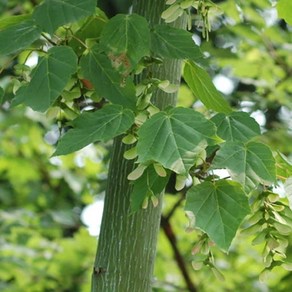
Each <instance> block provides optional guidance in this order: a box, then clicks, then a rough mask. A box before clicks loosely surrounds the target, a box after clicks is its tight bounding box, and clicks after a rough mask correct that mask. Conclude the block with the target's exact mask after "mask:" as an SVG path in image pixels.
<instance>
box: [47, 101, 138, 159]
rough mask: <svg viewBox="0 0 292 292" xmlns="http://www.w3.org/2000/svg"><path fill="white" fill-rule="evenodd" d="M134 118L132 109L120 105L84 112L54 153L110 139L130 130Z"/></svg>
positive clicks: (65, 152)
mask: <svg viewBox="0 0 292 292" xmlns="http://www.w3.org/2000/svg"><path fill="white" fill-rule="evenodd" d="M134 118H135V117H134V114H133V113H132V111H130V110H128V109H123V108H122V107H121V106H119V105H106V106H105V107H104V108H102V109H100V110H97V111H95V112H83V113H82V114H81V115H80V116H79V117H78V118H77V119H75V120H74V121H73V129H70V130H69V131H68V132H67V133H66V134H65V135H64V136H63V137H62V138H61V140H60V141H59V143H58V146H57V149H56V152H55V153H54V154H53V155H54V156H57V155H65V154H68V153H71V152H74V151H77V150H79V149H81V148H83V147H85V146H87V145H89V144H90V143H93V142H96V141H108V140H110V139H112V138H114V137H116V136H118V135H120V134H122V133H124V132H125V131H126V130H128V129H129V128H130V127H131V125H132V124H133V123H134Z"/></svg>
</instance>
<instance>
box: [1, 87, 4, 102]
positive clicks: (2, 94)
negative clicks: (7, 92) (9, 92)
mask: <svg viewBox="0 0 292 292" xmlns="http://www.w3.org/2000/svg"><path fill="white" fill-rule="evenodd" d="M3 97H4V90H3V88H2V87H0V104H2V102H3Z"/></svg>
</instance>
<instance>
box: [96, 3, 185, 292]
mask: <svg viewBox="0 0 292 292" xmlns="http://www.w3.org/2000/svg"><path fill="white" fill-rule="evenodd" d="M164 9H165V0H157V1H152V0H135V1H134V3H133V12H134V13H138V14H140V15H142V16H144V17H145V18H147V19H148V20H149V23H150V24H151V25H155V24H157V23H160V22H161V19H160V15H161V12H162V11H163V10H164ZM185 23H186V22H185V20H184V19H180V20H178V21H176V23H174V24H173V25H175V26H176V27H181V28H184V27H185ZM150 70H151V74H152V76H153V77H156V78H159V79H161V80H164V79H168V80H170V82H172V83H175V84H179V82H180V77H181V62H180V61H177V60H167V61H166V62H165V64H164V65H160V66H157V65H155V66H152V68H151V69H150ZM154 103H155V104H156V105H157V106H158V107H159V108H161V109H163V108H165V107H166V106H168V105H175V103H176V94H166V93H164V92H162V91H160V90H158V91H157V92H156V93H155V95H154ZM128 148H129V146H126V145H124V144H123V143H122V142H121V137H118V138H117V139H115V140H114V145H113V150H112V156H111V163H110V168H109V176H108V185H107V190H106V196H105V202H104V211H103V218H102V225H101V231H100V236H99V242H98V249H97V255H96V259H95V263H94V270H93V276H92V291H93V292H128V291H129V292H149V291H151V290H152V284H153V268H154V262H155V255H156V242H157V235H158V232H159V226H160V217H161V208H162V197H160V198H159V205H158V206H157V207H156V208H154V207H153V206H152V205H151V204H149V206H148V208H147V209H146V210H140V211H138V212H137V213H135V214H133V215H131V210H130V193H131V185H130V184H129V181H128V180H127V175H128V174H129V173H130V172H131V171H132V170H133V168H134V163H133V161H129V160H125V159H124V158H123V154H124V152H125V151H126V150H127V149H128Z"/></svg>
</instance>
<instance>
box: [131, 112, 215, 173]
mask: <svg viewBox="0 0 292 292" xmlns="http://www.w3.org/2000/svg"><path fill="white" fill-rule="evenodd" d="M138 134H139V139H138V144H137V151H138V156H139V157H138V162H141V163H147V162H149V161H154V162H159V163H160V164H161V165H162V166H163V167H164V168H168V169H171V170H173V171H174V172H176V173H179V174H187V172H188V170H189V169H190V168H191V167H192V166H193V165H194V164H195V163H196V162H197V160H198V159H199V157H200V156H201V154H202V151H203V150H204V149H205V147H206V146H207V144H208V142H210V143H212V138H213V136H215V126H214V124H213V123H212V122H210V121H209V120H207V119H206V118H205V117H204V116H203V115H202V114H200V113H198V112H195V111H194V110H192V109H188V108H180V107H178V108H174V109H170V110H169V111H164V112H159V113H157V114H155V115H153V116H152V117H151V118H150V119H149V120H147V121H146V122H145V123H144V124H143V125H142V126H141V128H140V130H139V132H138Z"/></svg>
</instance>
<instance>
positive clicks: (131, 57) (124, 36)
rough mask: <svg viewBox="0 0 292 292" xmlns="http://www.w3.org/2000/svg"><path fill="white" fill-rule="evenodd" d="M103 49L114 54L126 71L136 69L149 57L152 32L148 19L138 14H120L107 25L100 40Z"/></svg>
mask: <svg viewBox="0 0 292 292" xmlns="http://www.w3.org/2000/svg"><path fill="white" fill-rule="evenodd" d="M100 46H101V48H102V49H103V50H104V51H105V52H106V53H108V54H112V55H113V56H114V59H115V60H116V61H117V62H120V63H121V64H122V65H123V66H125V67H126V69H127V68H128V67H129V65H130V64H129V63H131V65H132V67H134V66H135V65H136V64H137V63H138V62H139V60H140V59H141V58H142V57H143V56H147V55H149V50H150V31H149V27H148V23H147V21H146V19H145V18H144V17H142V16H140V15H137V14H130V15H125V14H118V15H116V16H114V17H113V18H111V19H110V21H109V22H108V23H107V24H106V25H105V27H104V29H103V32H102V34H101V39H100Z"/></svg>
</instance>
